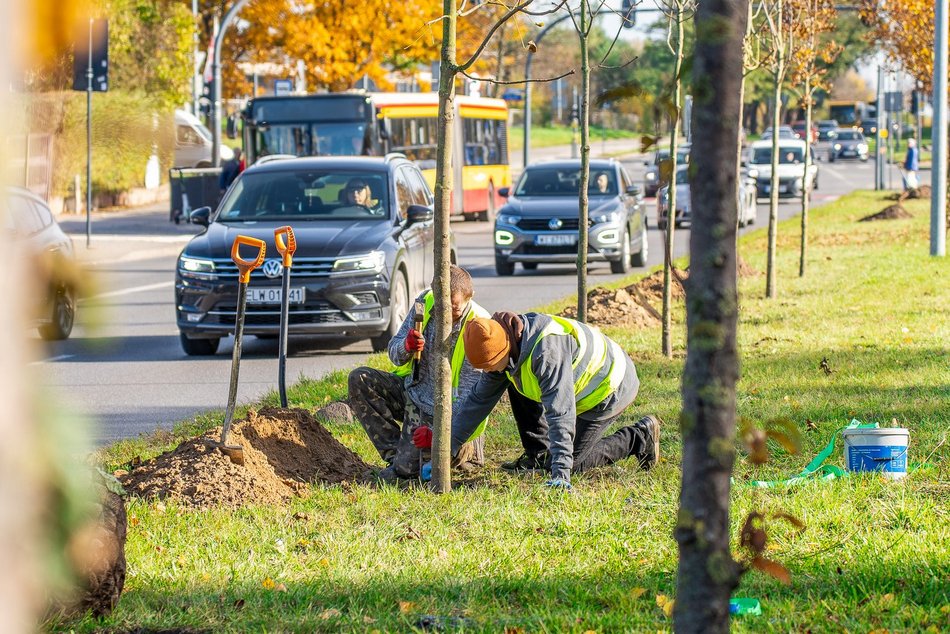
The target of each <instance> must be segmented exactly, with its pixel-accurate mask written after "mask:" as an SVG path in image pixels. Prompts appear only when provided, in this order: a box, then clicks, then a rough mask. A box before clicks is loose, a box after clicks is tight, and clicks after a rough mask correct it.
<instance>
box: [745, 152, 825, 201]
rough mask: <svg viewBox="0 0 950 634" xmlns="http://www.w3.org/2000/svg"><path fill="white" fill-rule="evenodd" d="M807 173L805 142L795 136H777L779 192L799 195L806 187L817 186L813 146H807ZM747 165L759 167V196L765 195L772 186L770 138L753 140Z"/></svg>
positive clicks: (780, 193)
mask: <svg viewBox="0 0 950 634" xmlns="http://www.w3.org/2000/svg"><path fill="white" fill-rule="evenodd" d="M809 149H810V150H811V157H810V158H809V163H808V176H807V178H806V176H805V142H804V141H801V140H798V139H794V140H791V139H779V142H778V193H779V195H780V196H782V195H786V196H800V195H802V192H803V191H804V190H805V189H806V182H807V189H808V191H810V190H812V189H818V164H817V163H816V162H815V146H814V145H812V146H811V147H810V148H809ZM748 167H750V168H754V169H756V170H757V171H758V177H757V179H756V180H757V189H758V194H759V196H760V197H761V196H768V195H769V192H770V191H771V188H772V141H771V140H768V141H756V142H755V143H753V144H752V147H751V148H750V152H749V158H748Z"/></svg>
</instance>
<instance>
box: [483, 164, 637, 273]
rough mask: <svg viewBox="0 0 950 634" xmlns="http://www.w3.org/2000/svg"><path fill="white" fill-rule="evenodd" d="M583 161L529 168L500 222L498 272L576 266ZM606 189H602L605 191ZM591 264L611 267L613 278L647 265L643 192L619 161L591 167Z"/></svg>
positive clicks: (505, 194) (511, 192) (503, 192)
mask: <svg viewBox="0 0 950 634" xmlns="http://www.w3.org/2000/svg"><path fill="white" fill-rule="evenodd" d="M580 175H581V164H580V160H578V159H572V160H562V161H552V162H548V163H534V164H531V165H528V167H527V169H525V170H524V172H522V174H521V177H520V178H519V179H518V182H517V184H516V185H515V186H514V189H513V190H509V189H508V188H507V187H504V188H501V189H499V190H498V193H499V194H500V195H501V196H503V197H505V198H507V199H508V201H507V202H506V204H505V205H504V206H503V207H502V208H501V209H500V210H499V211H498V215H497V216H496V218H495V232H494V236H495V271H496V272H497V273H498V275H512V274H513V273H514V271H515V264H516V263H517V262H520V263H521V265H522V266H523V267H524V268H525V269H526V270H529V271H530V270H534V269H536V268H537V267H538V264H542V263H559V264H573V263H574V262H575V261H576V260H577V238H578V228H579V217H580V213H579V210H578V202H577V197H578V187H579V183H580ZM600 185H602V186H603V188H601V186H600ZM588 196H589V211H588V218H589V221H590V224H589V226H590V229H589V245H590V246H589V251H588V260H589V261H591V262H609V263H610V270H611V271H613V272H614V273H625V272H627V271H629V270H630V267H631V266H645V265H646V261H647V223H646V213H645V212H644V209H643V206H642V202H643V195H642V193H641V191H640V187H639V186H637V185H634V184H633V182H632V181H631V180H630V176H629V175H628V174H627V171H626V170H625V169H624V168H623V166H621V164H620V163H619V162H618V161H616V160H614V159H597V160H592V161H591V162H590V184H589V187H588Z"/></svg>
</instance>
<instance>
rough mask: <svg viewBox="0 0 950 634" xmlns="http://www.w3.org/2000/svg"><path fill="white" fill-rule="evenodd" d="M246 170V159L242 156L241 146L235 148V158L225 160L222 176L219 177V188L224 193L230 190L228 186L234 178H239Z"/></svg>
mask: <svg viewBox="0 0 950 634" xmlns="http://www.w3.org/2000/svg"><path fill="white" fill-rule="evenodd" d="M243 170H244V160H243V159H242V158H241V148H238V149H236V150H234V158H233V159H231V160H230V161H225V163H224V165H222V166H221V177H220V178H219V179H218V188H219V189H220V190H221V193H222V194H223V193H224V192H226V191H227V190H228V187H230V186H231V183H233V182H234V179H235V178H237V176H238V174H240V173H241V172H242V171H243Z"/></svg>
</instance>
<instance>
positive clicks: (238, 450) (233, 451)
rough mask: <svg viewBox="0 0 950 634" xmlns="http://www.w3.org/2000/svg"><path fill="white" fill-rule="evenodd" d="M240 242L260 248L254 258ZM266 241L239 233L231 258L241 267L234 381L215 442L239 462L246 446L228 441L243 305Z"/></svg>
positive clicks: (235, 388) (242, 457) (237, 371)
mask: <svg viewBox="0 0 950 634" xmlns="http://www.w3.org/2000/svg"><path fill="white" fill-rule="evenodd" d="M241 245H245V246H248V247H253V248H255V249H257V256H255V258H254V259H253V260H245V259H243V258H241V253H240V249H241ZM266 252H267V245H266V244H265V243H264V241H263V240H258V239H257V238H250V237H248V236H238V237H237V238H235V239H234V244H233V245H231V259H232V260H234V263H235V264H237V267H238V300H237V317H236V318H235V324H234V352H233V354H232V355H231V385H230V388H229V390H228V409H227V410H226V411H225V414H224V426H223V427H222V428H221V442H219V443H217V444H216V446H217V448H218V449H220V450H221V452H222V453H223V454H224V455H226V456H227V457H228V458H230V459H231V462H233V463H234V464H238V465H243V464H244V447H242V446H241V445H229V444H228V432H230V431H231V421H232V420H233V419H234V403H235V401H236V400H237V386H238V374H239V372H240V368H241V339H242V337H243V335H244V307H245V304H246V303H247V284H248V282H250V281H251V271H253V270H254V269H256V268H257V267H259V266H260V265H261V264H263V263H264V255H265V253H266Z"/></svg>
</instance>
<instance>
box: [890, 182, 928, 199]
mask: <svg viewBox="0 0 950 634" xmlns="http://www.w3.org/2000/svg"><path fill="white" fill-rule="evenodd" d="M930 192H931V190H930V185H921V186H920V187H917V188H914V189H908V190H906V191H904V192H903V193H902V194H900V197H899V198H898V200H907V199H908V198H910V199H914V198H927V199H929V198H930Z"/></svg>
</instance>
